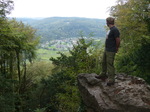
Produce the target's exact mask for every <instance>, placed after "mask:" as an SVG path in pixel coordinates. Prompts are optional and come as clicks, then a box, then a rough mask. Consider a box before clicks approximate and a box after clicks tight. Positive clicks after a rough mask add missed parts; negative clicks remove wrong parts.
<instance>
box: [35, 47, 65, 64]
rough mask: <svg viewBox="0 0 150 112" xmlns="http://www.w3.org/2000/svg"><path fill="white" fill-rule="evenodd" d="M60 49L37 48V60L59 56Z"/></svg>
mask: <svg viewBox="0 0 150 112" xmlns="http://www.w3.org/2000/svg"><path fill="white" fill-rule="evenodd" d="M58 52H60V51H54V50H47V49H38V50H37V60H45V61H48V60H49V59H50V58H51V57H54V58H55V57H58V56H60V55H59V54H58ZM65 52H67V51H65Z"/></svg>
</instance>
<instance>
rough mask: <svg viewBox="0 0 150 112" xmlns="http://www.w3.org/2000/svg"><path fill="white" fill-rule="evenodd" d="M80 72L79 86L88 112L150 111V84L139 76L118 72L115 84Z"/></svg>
mask: <svg viewBox="0 0 150 112" xmlns="http://www.w3.org/2000/svg"><path fill="white" fill-rule="evenodd" d="M95 76H97V74H94V73H93V74H79V75H78V86H79V91H80V94H81V96H82V99H83V102H84V103H85V105H86V106H87V112H150V86H149V85H148V84H146V82H145V81H144V80H143V79H141V78H138V77H134V76H128V75H126V74H117V75H116V78H115V84H114V85H112V86H107V85H106V82H103V81H101V80H100V79H97V78H95Z"/></svg>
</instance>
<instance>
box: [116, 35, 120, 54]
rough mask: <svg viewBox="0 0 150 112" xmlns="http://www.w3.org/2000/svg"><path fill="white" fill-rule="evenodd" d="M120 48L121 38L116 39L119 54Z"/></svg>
mask: <svg viewBox="0 0 150 112" xmlns="http://www.w3.org/2000/svg"><path fill="white" fill-rule="evenodd" d="M119 47H120V38H119V37H117V38H116V50H117V51H116V52H118V49H119Z"/></svg>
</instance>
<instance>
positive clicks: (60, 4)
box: [9, 0, 117, 19]
mask: <svg viewBox="0 0 150 112" xmlns="http://www.w3.org/2000/svg"><path fill="white" fill-rule="evenodd" d="M116 1H117V0H14V3H15V6H14V10H13V11H12V13H11V15H9V16H11V17H56V16H58V17H86V18H99V19H105V18H106V17H108V16H109V7H111V6H113V5H115V4H116Z"/></svg>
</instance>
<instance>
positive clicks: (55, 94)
mask: <svg viewBox="0 0 150 112" xmlns="http://www.w3.org/2000/svg"><path fill="white" fill-rule="evenodd" d="M91 46H92V41H86V40H85V39H83V38H81V39H79V41H78V42H77V45H74V47H73V49H70V50H69V55H65V54H63V53H60V57H57V58H50V60H51V61H52V63H53V64H54V65H55V68H54V69H53V72H52V75H51V76H50V77H49V78H48V79H47V80H43V81H42V82H41V83H42V85H43V86H42V88H43V89H44V88H45V89H44V93H45V94H43V95H42V100H41V102H42V104H41V108H43V106H45V105H46V104H47V106H46V108H47V109H49V110H51V111H52V110H57V111H58V110H59V111H62V112H70V111H71V112H77V111H78V108H79V106H80V100H81V99H80V96H79V92H78V88H77V81H76V78H77V75H78V74H79V73H93V72H97V73H99V72H100V67H99V66H98V65H100V62H101V60H99V56H97V55H96V54H97V53H98V54H100V50H99V52H97V50H95V49H94V48H93V47H91ZM95 52H96V53H95ZM42 105H43V106H42Z"/></svg>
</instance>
